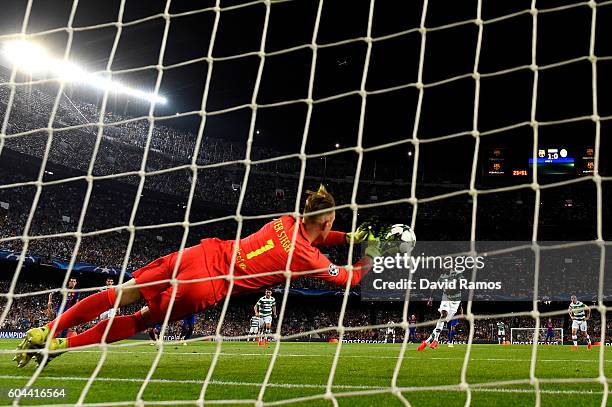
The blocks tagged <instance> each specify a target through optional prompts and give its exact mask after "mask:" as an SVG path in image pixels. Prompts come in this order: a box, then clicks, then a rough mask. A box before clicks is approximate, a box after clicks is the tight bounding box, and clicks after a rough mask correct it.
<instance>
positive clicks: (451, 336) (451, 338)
mask: <svg viewBox="0 0 612 407" xmlns="http://www.w3.org/2000/svg"><path fill="white" fill-rule="evenodd" d="M457 325H459V320H458V319H451V320H450V321H448V323H447V324H446V326H447V327H448V347H449V348H452V347H454V346H455V345H454V342H455V335H457Z"/></svg>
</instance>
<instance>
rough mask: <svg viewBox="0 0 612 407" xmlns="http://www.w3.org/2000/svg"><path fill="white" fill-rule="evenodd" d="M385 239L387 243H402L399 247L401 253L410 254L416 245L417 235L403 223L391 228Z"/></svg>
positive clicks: (387, 231)
mask: <svg viewBox="0 0 612 407" xmlns="http://www.w3.org/2000/svg"><path fill="white" fill-rule="evenodd" d="M383 238H384V240H386V241H387V242H401V243H400V247H399V249H400V252H401V253H410V252H411V251H412V249H414V245H415V244H416V235H415V234H414V231H413V230H412V228H411V227H410V226H408V225H404V224H401V223H396V224H395V225H391V226H389V228H388V229H387V230H386V231H385V233H384V234H383Z"/></svg>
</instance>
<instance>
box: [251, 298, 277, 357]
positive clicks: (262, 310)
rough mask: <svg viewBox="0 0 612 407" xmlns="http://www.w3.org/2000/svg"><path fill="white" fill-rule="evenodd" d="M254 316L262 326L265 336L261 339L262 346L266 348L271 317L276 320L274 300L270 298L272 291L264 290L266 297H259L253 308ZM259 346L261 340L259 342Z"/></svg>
mask: <svg viewBox="0 0 612 407" xmlns="http://www.w3.org/2000/svg"><path fill="white" fill-rule="evenodd" d="M254 310H255V315H256V316H258V317H259V318H260V319H261V320H262V321H263V324H264V329H265V335H264V337H263V342H264V346H268V336H269V335H270V330H271V328H272V317H273V316H274V318H276V300H275V299H274V297H272V290H270V289H269V288H268V289H267V290H266V295H264V296H263V297H261V298H260V299H259V301H257V304H255V307H254ZM259 345H260V346H261V339H260V340H259Z"/></svg>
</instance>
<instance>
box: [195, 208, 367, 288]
mask: <svg viewBox="0 0 612 407" xmlns="http://www.w3.org/2000/svg"><path fill="white" fill-rule="evenodd" d="M296 228H297V229H298V230H297V236H295V246H294V249H293V254H292V258H291V264H290V266H289V270H290V271H291V273H292V276H291V277H292V279H296V278H301V277H307V278H318V279H322V280H326V281H329V282H331V283H333V284H336V285H340V286H342V285H346V283H347V281H348V279H349V271H348V270H347V269H346V268H344V267H341V266H338V265H336V264H334V263H332V262H331V261H330V260H329V259H328V258H327V257H325V256H324V255H323V254H322V253H321V252H320V251H319V249H318V248H317V246H334V245H341V244H346V239H345V233H344V232H336V231H331V232H330V233H329V234H328V236H327V238H326V239H325V241H315V242H313V243H311V242H310V241H309V240H308V238H307V237H306V231H305V229H304V225H303V223H302V221H301V220H299V221H298V222H296V220H295V218H294V217H293V216H288V215H286V216H281V217H280V218H278V219H275V220H273V221H271V222H269V223H267V224H266V225H264V226H263V227H262V228H261V229H259V231H257V232H255V233H253V234H252V235H250V236H247V237H245V238H243V239H241V240H240V242H239V249H238V253H237V255H236V261H235V266H234V277H235V278H234V290H236V291H237V292H244V291H249V290H254V289H258V288H262V287H266V286H271V285H275V284H278V283H281V282H283V281H285V279H286V277H285V275H284V274H283V273H277V274H266V273H271V272H275V271H276V272H278V271H284V270H286V269H287V262H288V259H289V255H290V253H291V247H292V244H291V243H292V239H293V238H294V231H295V229H296ZM234 244H235V241H233V240H229V241H227V240H226V241H223V240H219V239H204V240H202V241H201V245H202V247H203V248H204V256H205V258H206V259H207V260H206V263H207V266H208V267H209V268H210V269H214V271H215V272H216V273H215V274H217V273H218V274H228V273H229V272H230V265H231V260H232V254H233V249H234ZM215 249H217V250H219V251H220V252H221V253H219V252H217V253H216V255H213V256H209V253H210V252H211V251H216V250H215ZM209 260H210V261H209ZM370 267H371V261H370V258H369V257H364V258H363V259H361V260H359V261H358V262H357V263H355V264H354V265H353V275H352V278H351V286H354V285H356V284H357V283H359V281H360V280H361V278H362V277H363V276H364V275H365V274H366V273H367V272H368V271H369V269H370ZM211 271H212V270H211ZM258 274H264V275H258ZM246 276H252V277H248V278H245V277H246Z"/></svg>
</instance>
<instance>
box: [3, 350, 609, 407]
mask: <svg viewBox="0 0 612 407" xmlns="http://www.w3.org/2000/svg"><path fill="white" fill-rule="evenodd" d="M128 343H129V342H123V343H122V345H125V344H128ZM16 344H17V341H14V340H3V341H2V342H0V348H1V349H4V350H6V349H13V348H14V347H15V346H16ZM274 346H275V344H271V346H270V347H269V348H268V349H267V350H266V349H263V348H261V347H259V346H257V344H256V343H253V342H248V343H245V342H241V343H238V342H226V343H223V347H222V353H221V357H220V358H219V360H218V363H217V366H216V368H215V371H214V375H213V377H212V382H211V383H210V385H209V387H208V389H207V392H206V397H205V398H206V400H208V401H213V400H243V401H247V402H249V401H250V403H251V404H253V403H254V400H256V399H257V396H258V393H259V390H260V387H261V383H262V381H263V380H264V376H265V372H266V369H267V368H268V366H269V363H270V360H271V357H272V353H273V347H274ZM336 346H337V344H331V343H281V345H280V353H279V357H278V358H277V360H276V363H275V365H274V370H273V373H272V376H271V377H270V383H269V385H268V387H267V388H266V391H265V394H264V398H263V400H264V402H274V401H282V400H288V399H293V398H297V397H307V396H317V395H318V396H319V398H311V399H309V400H307V401H303V402H301V403H300V404H301V405H308V406H309V405H316V406H319V405H321V406H323V405H325V406H331V405H332V402H331V401H330V400H326V399H324V398H323V397H322V396H323V395H324V394H325V385H326V383H327V380H328V376H329V372H330V368H331V366H332V361H333V356H334V352H335V349H336ZM415 346H416V345H408V349H407V352H406V355H405V358H404V360H403V363H402V367H401V370H400V374H399V377H398V386H400V387H402V388H405V389H404V390H405V391H403V392H402V394H403V396H404V397H405V398H406V399H407V400H408V401H409V402H410V404H411V405H413V406H433V405H436V406H438V405H439V406H441V405H443V406H463V405H464V404H465V402H466V397H467V395H466V392H465V391H462V390H461V389H459V388H458V387H457V385H458V384H459V383H460V377H461V368H462V365H463V360H464V355H465V352H466V348H467V347H466V346H465V345H456V346H455V347H454V348H448V347H446V346H445V345H441V346H440V347H439V348H438V349H436V350H430V349H427V350H426V351H425V352H423V353H418V352H417V351H416V349H415ZM400 347H401V346H400V345H398V344H344V345H343V346H342V352H341V355H340V359H339V361H338V366H337V370H336V374H335V378H334V388H333V392H334V393H339V394H341V396H339V397H338V398H337V400H338V403H339V404H341V405H346V406H371V405H378V406H381V405H384V406H393V405H398V406H399V405H402V402H401V401H400V399H399V398H397V397H396V396H394V395H392V394H391V393H390V391H389V388H390V383H391V378H392V375H393V371H394V368H395V365H396V361H397V358H398V354H399V351H400ZM215 348H216V344H215V343H210V342H193V343H190V344H188V345H187V346H182V345H178V344H175V343H167V344H166V345H165V346H164V353H163V356H162V358H161V360H160V363H159V365H158V367H157V369H156V371H155V373H154V375H153V377H152V380H151V381H150V382H149V384H148V385H147V387H146V389H145V391H144V395H143V399H144V401H145V403H146V402H147V401H156V402H163V401H168V403H167V404H168V405H172V402H171V401H172V400H196V399H197V398H198V396H199V394H200V390H201V388H202V383H203V380H204V378H205V376H206V373H207V371H208V368H209V366H210V363H211V360H212V358H213V354H214V352H215ZM599 349H600V348H599V347H594V348H593V350H592V351H590V352H588V351H587V350H586V347H584V346H581V347H580V349H579V351H578V352H574V351H572V350H571V347H568V346H540V347H538V362H537V364H536V371H535V373H536V376H537V377H538V378H543V379H553V378H554V379H564V378H565V379H571V378H580V379H585V378H597V377H598V375H599V370H598V369H599ZM604 352H605V355H604V356H605V375H606V376H607V377H612V367H611V363H610V362H612V356H611V355H612V351H611V350H610V349H609V348H606V349H605V351H604ZM155 353H156V348H155V347H153V346H148V345H140V346H120V347H114V348H111V349H110V351H109V354H108V357H107V360H106V361H105V363H104V366H103V367H102V369H101V370H100V372H99V375H98V379H97V380H96V381H95V382H94V383H93V385H92V387H91V389H90V391H89V393H88V395H87V397H86V399H85V402H86V403H98V402H134V401H135V400H136V395H137V393H138V390H139V389H140V387H141V385H142V383H143V380H144V378H145V377H146V375H147V372H148V370H149V368H150V366H151V363H152V361H153V359H154V357H155ZM99 358H100V352H99V351H98V350H90V351H85V352H71V353H67V354H64V355H62V356H60V357H59V358H57V359H55V360H54V361H53V362H52V363H50V364H49V366H47V368H46V369H45V370H44V371H43V372H42V374H41V376H40V378H39V379H38V380H37V381H36V383H35V384H34V387H36V388H49V387H53V388H57V387H64V388H65V389H66V397H65V398H62V399H22V401H21V403H22V404H72V403H74V402H75V401H77V399H78V397H79V394H80V392H81V390H82V389H83V387H84V386H85V383H86V379H87V378H88V377H89V375H90V374H91V373H92V371H93V370H94V368H95V367H96V364H97V362H98V360H99ZM11 359H12V357H11V356H10V355H8V354H6V353H5V354H3V355H2V357H1V358H0V390H1V391H2V394H0V404H3V405H5V404H9V403H10V402H11V401H12V400H10V399H9V398H8V397H7V392H8V390H9V389H11V388H16V387H21V386H23V385H24V384H25V383H26V381H27V379H28V378H29V376H30V375H31V374H32V373H33V372H34V369H35V367H34V363H33V362H32V363H31V364H30V365H28V366H26V367H25V368H23V369H17V368H16V367H15V364H14V362H12V361H11ZM530 360H531V347H530V346H528V345H512V346H498V345H474V346H473V347H472V351H471V356H470V361H469V365H468V370H467V377H466V379H467V382H468V383H470V384H477V383H481V384H482V383H489V385H486V386H482V385H481V386H475V387H474V388H473V392H472V399H471V404H472V405H474V406H525V405H534V404H535V400H536V398H535V397H536V396H535V393H534V388H533V387H532V386H530V385H529V384H528V383H524V384H512V385H509V384H499V383H497V384H495V383H492V382H504V381H510V380H526V379H528V378H529V369H530ZM445 385H450V386H453V385H454V386H456V387H455V388H450V389H449V388H447V389H446V390H435V391H433V390H429V391H425V390H424V389H415V388H418V387H425V386H445ZM540 389H541V405H542V406H551V407H552V406H554V407H562V406H600V405H601V403H602V396H603V395H604V387H603V385H602V384H600V383H597V382H588V383H585V382H574V381H573V380H568V382H564V383H547V384H541V385H540ZM368 390H375V391H377V393H376V394H367V395H350V394H347V393H351V392H363V391H368ZM609 404H612V401H610V403H609Z"/></svg>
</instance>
